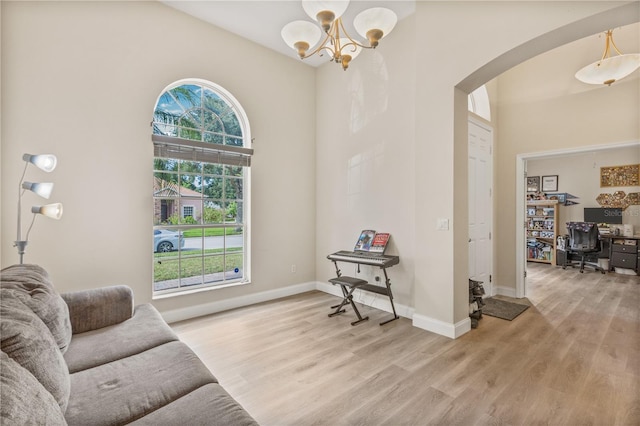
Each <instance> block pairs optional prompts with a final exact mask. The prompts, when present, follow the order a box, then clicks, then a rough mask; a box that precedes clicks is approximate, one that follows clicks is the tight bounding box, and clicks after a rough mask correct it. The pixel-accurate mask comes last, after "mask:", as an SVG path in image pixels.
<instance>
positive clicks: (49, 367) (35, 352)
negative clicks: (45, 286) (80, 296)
mask: <svg viewBox="0 0 640 426" xmlns="http://www.w3.org/2000/svg"><path fill="white" fill-rule="evenodd" d="M0 349H2V351H3V352H4V353H6V354H7V355H8V356H9V357H10V358H12V359H13V360H14V361H15V362H17V363H18V364H20V365H21V366H22V367H24V368H26V369H27V370H29V372H30V373H31V374H33V376H34V377H35V378H36V379H37V380H38V381H39V382H40V383H41V384H42V386H44V388H45V389H46V390H47V391H49V393H51V395H53V397H54V398H55V400H56V402H57V403H58V405H59V406H60V408H61V409H62V411H63V412H64V411H65V410H66V408H67V403H68V402H69V393H70V377H69V369H68V367H67V364H66V363H65V361H64V358H63V356H62V352H60V349H58V346H57V345H56V342H55V341H54V340H53V337H52V336H51V333H50V332H49V330H48V329H47V327H46V326H45V325H44V323H43V322H42V320H41V319H40V318H38V317H37V316H36V314H34V313H33V311H31V309H29V308H28V307H27V306H25V305H24V303H22V302H21V301H20V300H19V299H18V298H17V297H16V296H15V292H14V291H11V290H6V289H4V288H0Z"/></svg>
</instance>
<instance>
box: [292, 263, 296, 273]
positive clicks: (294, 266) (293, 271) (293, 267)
mask: <svg viewBox="0 0 640 426" xmlns="http://www.w3.org/2000/svg"><path fill="white" fill-rule="evenodd" d="M291 273H292V274H295V273H296V265H291Z"/></svg>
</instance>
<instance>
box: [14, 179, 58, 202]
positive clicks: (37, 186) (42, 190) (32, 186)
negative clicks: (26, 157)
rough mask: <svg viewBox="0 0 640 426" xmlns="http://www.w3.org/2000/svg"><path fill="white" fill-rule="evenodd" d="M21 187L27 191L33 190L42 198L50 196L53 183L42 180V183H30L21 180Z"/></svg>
mask: <svg viewBox="0 0 640 426" xmlns="http://www.w3.org/2000/svg"><path fill="white" fill-rule="evenodd" d="M22 188H24V189H28V190H29V191H32V192H35V193H36V194H38V195H39V196H41V197H42V198H47V199H48V198H49V197H50V196H51V191H53V183H51V182H42V183H31V182H23V183H22Z"/></svg>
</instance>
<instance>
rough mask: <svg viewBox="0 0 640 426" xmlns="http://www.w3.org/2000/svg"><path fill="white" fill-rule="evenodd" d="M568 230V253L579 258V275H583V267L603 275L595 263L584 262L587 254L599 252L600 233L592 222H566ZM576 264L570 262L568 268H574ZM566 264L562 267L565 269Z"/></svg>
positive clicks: (602, 270)
mask: <svg viewBox="0 0 640 426" xmlns="http://www.w3.org/2000/svg"><path fill="white" fill-rule="evenodd" d="M567 229H568V230H569V250H568V251H569V253H570V254H576V255H579V256H580V262H579V264H580V273H584V267H585V266H590V267H592V268H593V269H594V270H595V271H600V272H602V273H603V274H604V269H602V268H601V267H600V266H598V264H597V263H595V262H588V261H586V260H585V259H586V257H587V256H588V255H589V254H593V253H598V252H600V238H599V237H600V232H599V231H598V225H597V224H596V223H594V222H567ZM577 264H578V262H571V263H570V264H569V266H572V267H575V266H576V265H577ZM566 267H567V264H566V263H565V265H564V266H563V267H562V269H566Z"/></svg>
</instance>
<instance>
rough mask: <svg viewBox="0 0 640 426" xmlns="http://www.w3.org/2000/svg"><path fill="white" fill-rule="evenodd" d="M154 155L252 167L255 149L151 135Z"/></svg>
mask: <svg viewBox="0 0 640 426" xmlns="http://www.w3.org/2000/svg"><path fill="white" fill-rule="evenodd" d="M151 140H152V141H153V155H154V156H156V157H159V158H175V159H178V160H186V161H202V162H205V163H216V164H227V165H229V166H242V167H250V166H251V156H252V155H253V149H251V148H244V147H239V146H231V145H220V144H213V143H206V142H199V141H192V140H190V139H182V138H177V137H173V136H163V135H155V134H154V135H151Z"/></svg>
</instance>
